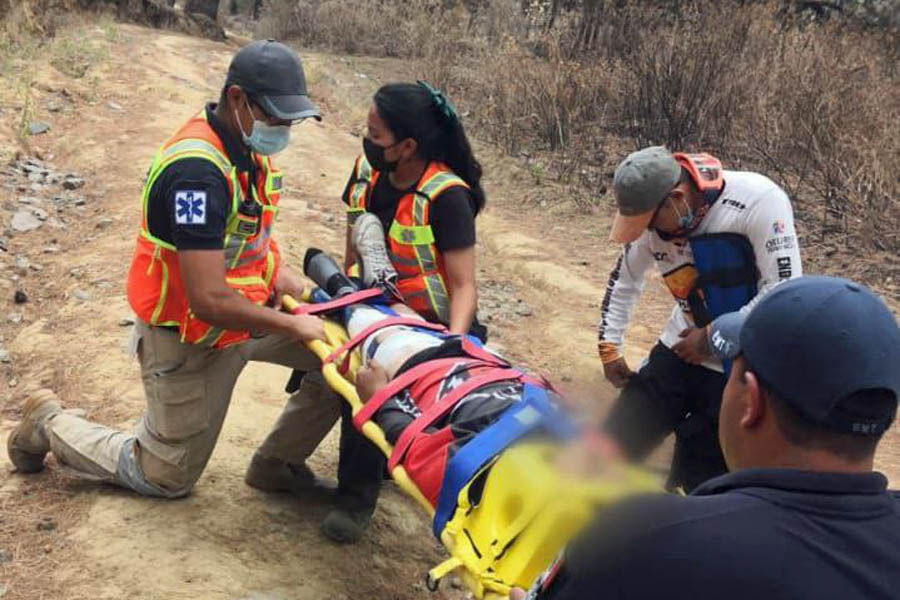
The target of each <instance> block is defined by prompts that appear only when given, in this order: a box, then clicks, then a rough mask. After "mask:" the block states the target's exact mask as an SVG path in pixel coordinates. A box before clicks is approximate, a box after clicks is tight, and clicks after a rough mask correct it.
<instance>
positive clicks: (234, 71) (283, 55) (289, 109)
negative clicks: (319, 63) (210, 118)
mask: <svg viewBox="0 0 900 600" xmlns="http://www.w3.org/2000/svg"><path fill="white" fill-rule="evenodd" d="M225 85H226V87H227V86H229V85H239V86H240V87H241V89H243V90H244V91H245V92H247V94H248V95H250V97H251V98H253V100H254V101H255V102H256V103H257V104H259V106H260V108H262V109H263V110H264V111H265V112H266V114H267V115H269V116H271V117H275V118H276V119H283V120H285V121H295V120H297V119H305V118H308V117H313V118H315V119H318V120H320V121H321V120H322V116H321V115H320V114H319V109H318V108H316V105H315V104H313V103H312V102H311V101H310V99H309V97H308V96H307V94H306V76H305V75H304V74H303V63H302V62H301V61H300V56H298V55H297V53H296V52H294V51H293V50H292V49H291V48H289V47H287V46H285V45H284V44H282V43H280V42H276V41H275V40H259V41H256V42H252V43H250V44H247V45H246V46H244V47H243V48H241V49H240V50H239V51H238V53H237V54H235V55H234V58H232V59H231V65H230V66H229V67H228V77H227V78H226V79H225Z"/></svg>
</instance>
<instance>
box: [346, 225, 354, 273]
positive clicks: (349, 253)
mask: <svg viewBox="0 0 900 600" xmlns="http://www.w3.org/2000/svg"><path fill="white" fill-rule="evenodd" d="M354 262H356V253H355V252H353V225H351V224H350V223H349V222H348V223H347V237H346V240H345V241H344V272H347V271H348V270H349V269H350V265H352V264H353V263H354Z"/></svg>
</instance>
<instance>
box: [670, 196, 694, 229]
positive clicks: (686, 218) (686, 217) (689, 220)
mask: <svg viewBox="0 0 900 600" xmlns="http://www.w3.org/2000/svg"><path fill="white" fill-rule="evenodd" d="M682 202H683V203H684V207H685V208H686V209H687V212H686V213H684V214H683V215H682V214H681V211H680V210H678V209H677V208H675V207H674V205H673V206H672V208H675V212H676V213H677V214H678V227H679V228H680V229H688V228H689V227H690V226H691V224H693V222H694V209H692V208H691V205H690V204H688V203H687V202H685V201H684V200H682Z"/></svg>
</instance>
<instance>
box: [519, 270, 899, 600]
mask: <svg viewBox="0 0 900 600" xmlns="http://www.w3.org/2000/svg"><path fill="white" fill-rule="evenodd" d="M711 330H712V335H711V338H712V340H713V343H714V345H715V347H716V349H717V352H720V353H721V355H722V356H723V357H725V358H734V366H733V368H732V369H731V374H730V377H729V379H728V384H727V386H726V387H725V392H724V395H723V398H722V410H721V414H720V417H719V438H720V440H721V444H722V448H723V450H724V452H725V460H726V461H727V463H728V468H729V469H730V470H731V473H730V474H728V475H723V476H721V477H717V478H715V479H712V480H710V481H708V482H706V483H704V484H703V485H701V486H700V487H698V488H697V489H696V490H695V491H694V492H693V493H692V494H691V495H689V496H687V497H682V496H676V495H669V494H660V495H654V496H643V497H637V498H633V499H631V500H628V501H627V502H625V503H622V504H620V505H617V506H615V507H612V508H611V509H609V510H607V511H605V512H604V513H603V514H602V515H600V517H599V519H598V520H597V521H596V522H595V523H594V524H593V525H592V526H590V527H589V528H588V529H587V530H586V532H585V534H584V535H582V537H580V538H579V539H578V540H577V541H576V542H575V543H573V544H571V545H570V547H569V548H568V549H567V550H566V551H565V552H564V553H563V557H562V558H561V559H560V560H558V561H557V563H556V564H555V565H553V567H551V568H550V569H549V570H548V571H547V572H546V573H545V574H544V575H543V576H541V578H539V582H538V583H536V584H535V586H534V587H533V588H532V591H531V592H530V594H531V596H530V597H531V598H541V599H553V600H564V599H565V600H569V599H571V600H576V599H577V600H586V599H588V598H599V597H602V598H606V599H617V598H628V599H631V600H640V599H644V598H647V599H649V598H663V597H678V598H694V599H703V598H729V599H730V600H738V599H743V598H746V599H748V600H749V599H753V600H758V599H760V598H766V599H773V600H774V599H789V598H790V599H803V598H816V599H817V600H830V599H834V600H856V599H859V600H877V599H884V600H888V599H890V598H896V597H897V590H900V495H898V493H897V492H890V491H888V490H887V489H886V488H887V480H886V479H885V477H884V476H883V475H881V474H880V473H877V472H873V471H872V468H873V457H874V455H875V448H876V446H877V444H878V442H879V440H880V439H881V436H882V435H883V434H884V432H885V431H887V429H888V428H889V427H890V426H891V423H892V422H893V421H894V418H895V416H896V412H897V399H898V395H900V368H898V366H900V328H898V326H897V322H896V320H895V319H894V317H893V316H892V315H891V313H890V312H889V311H888V309H887V307H886V306H885V305H884V303H882V301H881V300H879V299H878V298H877V297H876V296H875V295H874V294H872V293H871V292H870V291H869V290H867V289H866V288H865V287H863V286H861V285H858V284H855V283H852V282H850V281H847V280H845V279H836V278H831V277H802V278H799V279H795V280H793V281H790V282H786V283H784V284H782V285H779V286H778V287H776V288H775V289H774V290H772V291H771V292H770V293H769V294H768V295H767V296H765V297H764V298H762V299H761V300H760V302H759V304H758V305H757V306H756V308H754V309H753V310H752V311H751V312H750V314H749V316H747V317H744V316H743V315H741V314H740V313H737V314H732V315H728V316H726V317H722V318H720V319H717V320H716V321H715V322H714V323H713V327H712V328H711ZM649 574H652V575H650V576H648V575H649ZM600 590H602V592H601V591H600ZM511 597H512V598H515V599H517V600H518V599H520V598H524V597H526V596H525V594H524V593H523V592H522V591H521V590H515V592H514V594H513V595H512V596H511Z"/></svg>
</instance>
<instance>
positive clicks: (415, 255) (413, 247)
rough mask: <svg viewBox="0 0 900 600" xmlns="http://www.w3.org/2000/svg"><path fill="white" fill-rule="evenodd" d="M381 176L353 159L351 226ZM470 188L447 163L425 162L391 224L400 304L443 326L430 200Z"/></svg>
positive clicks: (445, 313) (445, 317) (445, 311)
mask: <svg viewBox="0 0 900 600" xmlns="http://www.w3.org/2000/svg"><path fill="white" fill-rule="evenodd" d="M378 177H379V173H378V171H375V170H374V169H372V167H371V166H370V165H369V163H368V161H366V158H365V156H364V155H360V156H359V157H358V158H357V159H356V164H355V165H354V169H353V175H352V179H351V184H350V189H349V192H348V198H347V200H348V203H347V222H348V223H349V224H350V225H353V223H354V222H355V221H356V219H357V218H358V217H359V215H360V214H362V213H363V212H365V211H366V205H367V202H368V200H369V198H370V197H371V193H372V190H373V189H374V188H375V185H376V183H377V181H378ZM455 186H461V187H465V188H468V185H467V184H466V183H465V182H464V181H463V180H462V179H461V178H459V177H458V176H456V175H455V174H453V172H452V171H450V170H449V168H448V167H446V166H445V165H441V164H438V163H431V164H429V165H428V166H427V167H426V169H425V173H423V177H422V179H421V180H420V181H419V184H418V185H417V187H416V189H415V190H414V191H413V192H410V193H409V194H406V195H404V196H403V197H401V198H400V200H399V201H398V203H397V208H396V211H395V213H394V219H393V221H392V222H391V226H390V229H389V231H388V232H387V238H388V242H389V243H388V254H389V255H390V259H391V262H392V263H393V264H394V266H395V267H396V269H397V272H398V274H399V276H400V277H399V281H398V287H399V289H400V292H401V293H402V295H403V298H404V300H405V301H406V303H407V304H409V305H410V306H411V307H412V308H413V309H415V310H416V311H417V312H419V313H420V314H422V315H423V316H425V317H426V318H430V319H437V320H439V321H441V322H443V323H449V322H450V296H449V293H448V291H447V285H446V282H445V279H444V277H445V274H444V273H443V264H442V260H441V257H440V255H439V253H438V250H437V247H436V246H435V239H434V231H433V230H432V228H431V224H430V222H429V216H428V215H429V205H430V203H431V201H432V199H433V198H435V197H437V196H438V195H440V194H441V193H442V192H443V191H445V190H447V189H448V188H450V187H455Z"/></svg>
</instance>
